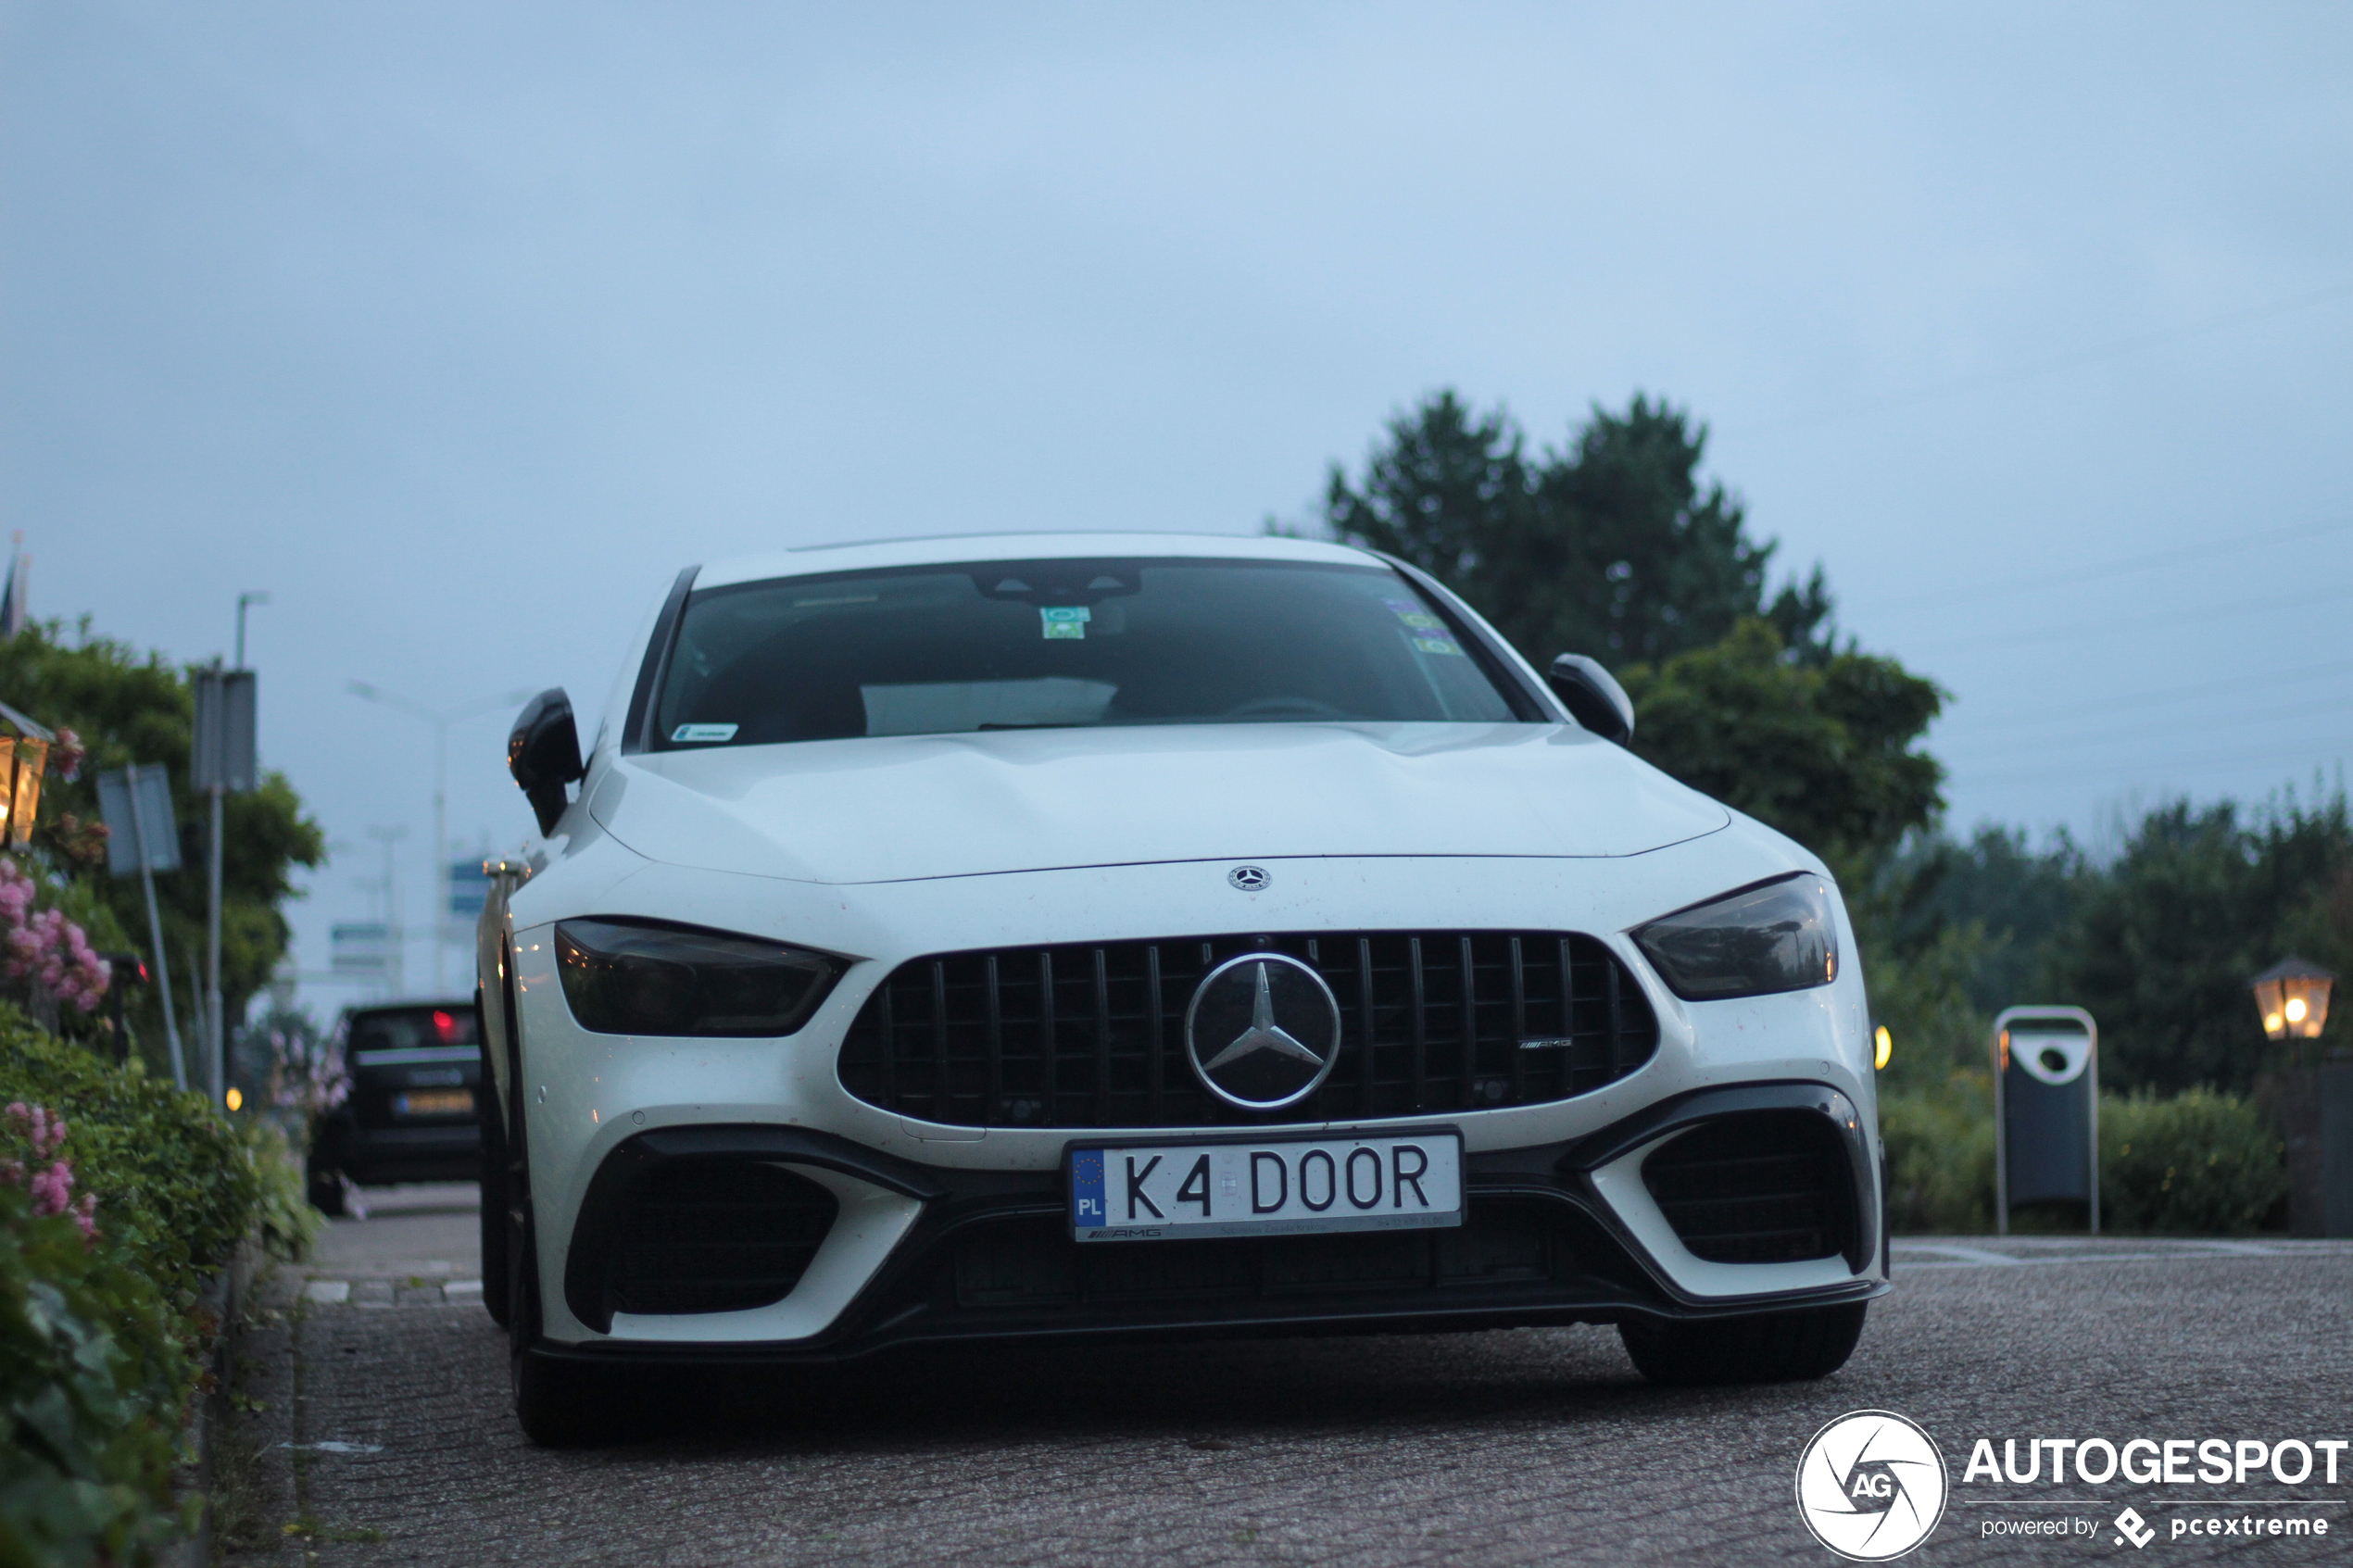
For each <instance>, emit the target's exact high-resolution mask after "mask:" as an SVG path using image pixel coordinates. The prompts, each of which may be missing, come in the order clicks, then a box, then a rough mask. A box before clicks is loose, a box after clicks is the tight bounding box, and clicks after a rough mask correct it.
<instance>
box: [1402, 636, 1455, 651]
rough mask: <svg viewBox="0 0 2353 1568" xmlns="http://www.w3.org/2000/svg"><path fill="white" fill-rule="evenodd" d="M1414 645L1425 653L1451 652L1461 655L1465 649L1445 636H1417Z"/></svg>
mask: <svg viewBox="0 0 2353 1568" xmlns="http://www.w3.org/2000/svg"><path fill="white" fill-rule="evenodd" d="M1414 646H1416V647H1417V648H1419V649H1421V650H1422V651H1423V652H1424V653H1451V654H1455V655H1460V654H1461V653H1462V651H1463V650H1462V649H1460V648H1458V647H1456V646H1454V645H1453V644H1452V643H1450V642H1448V641H1447V640H1446V639H1445V638H1443V637H1416V638H1415V639H1414Z"/></svg>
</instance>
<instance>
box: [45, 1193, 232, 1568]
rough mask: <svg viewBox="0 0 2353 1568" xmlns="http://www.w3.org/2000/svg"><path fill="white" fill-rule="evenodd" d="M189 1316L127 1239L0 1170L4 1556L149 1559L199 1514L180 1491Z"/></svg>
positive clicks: (77, 1562)
mask: <svg viewBox="0 0 2353 1568" xmlns="http://www.w3.org/2000/svg"><path fill="white" fill-rule="evenodd" d="M179 1326H180V1324H179V1320H178V1315H177V1314H175V1313H174V1312H172V1311H171V1310H170V1308H169V1307H168V1306H167V1305H166V1304H165V1302H164V1299H163V1296H162V1293H161V1292H159V1291H158V1290H157V1288H156V1286H155V1282H154V1281H152V1280H150V1279H149V1278H148V1277H147V1276H146V1275H145V1274H144V1273H139V1272H138V1271H137V1270H136V1269H133V1268H131V1267H127V1266H126V1265H125V1264H124V1263H122V1262H121V1261H119V1249H118V1248H111V1247H107V1246H105V1245H103V1244H98V1245H93V1244H91V1243H89V1242H85V1241H84V1240H83V1239H82V1231H81V1227H80V1226H78V1225H77V1224H76V1223H74V1222H73V1221H72V1220H71V1219H70V1218H69V1217H67V1216H65V1215H51V1216H49V1217H47V1218H35V1217H34V1216H33V1214H32V1211H31V1205H30V1202H29V1201H28V1199H27V1197H26V1195H25V1193H24V1192H23V1190H22V1189H20V1188H18V1187H15V1186H12V1185H8V1184H6V1183H5V1182H0V1416H5V1419H6V1423H7V1430H6V1432H5V1433H0V1568H53V1565H54V1568H82V1564H85V1563H93V1562H112V1563H127V1562H140V1561H143V1560H145V1558H146V1557H147V1556H148V1554H149V1550H150V1549H152V1548H153V1547H154V1546H156V1545H157V1544H158V1543H159V1542H161V1541H163V1540H165V1539H167V1538H169V1537H171V1536H173V1535H175V1534H181V1533H184V1531H185V1529H186V1528H187V1527H188V1526H189V1525H190V1524H192V1523H193V1520H192V1519H191V1518H188V1517H184V1516H182V1515H180V1514H178V1513H176V1512H175V1511H174V1510H173V1507H172V1500H171V1472H172V1464H173V1460H174V1456H175V1452H176V1449H177V1443H178V1437H179V1433H180V1428H181V1420H180V1417H181V1414H182V1411H184V1410H185V1409H186V1406H187V1400H188V1397H189V1394H190V1393H191V1391H192V1390H193V1388H194V1386H195V1371H196V1369H195V1361H194V1359H193V1358H192V1357H191V1356H190V1355H189V1353H188V1349H187V1347H186V1345H185V1344H184V1343H183V1342H182V1338H181V1336H180V1334H179V1332H178V1330H179Z"/></svg>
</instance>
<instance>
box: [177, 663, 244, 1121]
mask: <svg viewBox="0 0 2353 1568" xmlns="http://www.w3.org/2000/svg"><path fill="white" fill-rule="evenodd" d="M195 742H196V744H195V769H194V772H195V779H194V781H193V782H194V783H195V786H196V787H197V788H198V789H201V790H206V791H208V792H210V794H211V796H212V859H211V868H210V870H211V903H210V909H209V912H208V915H207V917H206V944H207V947H206V973H205V1012H206V1018H205V1026H206V1027H205V1035H206V1038H205V1068H206V1073H207V1087H208V1090H209V1092H210V1093H211V1095H212V1099H213V1103H214V1104H215V1105H218V1104H220V1098H221V1095H222V1093H223V1091H224V1089H225V1088H226V1080H227V1066H228V1054H229V1032H228V1021H227V1020H226V1019H224V1018H223V1017H222V1016H221V1011H220V802H221V797H223V796H225V795H227V794H228V793H229V792H230V791H231V790H238V791H244V790H249V789H251V788H253V786H254V783H255V773H256V771H257V759H256V756H255V750H254V683H253V671H250V670H222V669H219V668H217V667H216V668H214V669H211V670H199V671H196V736H195Z"/></svg>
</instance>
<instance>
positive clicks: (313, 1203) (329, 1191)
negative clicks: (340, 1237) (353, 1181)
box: [303, 1159, 345, 1220]
mask: <svg viewBox="0 0 2353 1568" xmlns="http://www.w3.org/2000/svg"><path fill="white" fill-rule="evenodd" d="M303 1174H304V1178H305V1180H304V1185H305V1186H306V1187H307V1188H308V1192H309V1197H310V1207H312V1208H313V1209H316V1210H319V1212H321V1214H324V1215H325V1216H327V1218H329V1219H330V1220H340V1219H342V1218H343V1216H344V1211H345V1210H344V1200H343V1173H342V1172H340V1171H338V1170H336V1169H335V1168H334V1167H333V1166H332V1165H327V1164H323V1163H321V1161H320V1160H316V1159H313V1160H310V1161H309V1162H308V1165H306V1166H305V1168H304V1172H303Z"/></svg>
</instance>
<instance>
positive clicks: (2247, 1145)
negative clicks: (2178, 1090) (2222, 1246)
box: [2100, 1089, 2287, 1236]
mask: <svg viewBox="0 0 2353 1568" xmlns="http://www.w3.org/2000/svg"><path fill="white" fill-rule="evenodd" d="M2286 1193H2287V1166H2286V1163H2285V1148H2284V1145H2283V1144H2282V1143H2281V1142H2280V1137H2279V1135H2278V1134H2277V1133H2275V1132H2274V1131H2272V1129H2271V1127H2270V1126H2268V1125H2266V1124H2265V1123H2264V1120H2263V1117H2262V1114H2261V1113H2260V1112H2259V1111H2258V1110H2256V1109H2255V1107H2254V1106H2252V1105H2250V1104H2248V1103H2247V1102H2246V1100H2243V1099H2240V1098H2238V1097H2237V1096H2235V1095H2218V1094H2215V1093H2213V1092H2211V1091H2210V1090H2207V1089H2191V1090H2189V1091H2187V1092H2186V1093H2183V1094H2180V1095H2176V1096H2174V1097H2173V1098H2171V1099H2158V1098H2155V1097H2154V1096H2152V1095H2149V1094H2138V1095H2133V1096H2132V1097H2130V1098H2120V1097H2117V1096H2113V1095H2102V1096H2101V1097H2100V1210H2101V1218H2102V1220H2103V1221H2104V1222H2105V1223H2107V1224H2108V1226H2110V1227H2112V1228H2113V1229H2116V1230H2120V1231H2146V1232H2151V1233H2160V1232H2165V1233H2171V1234H2174V1235H2182V1236H2231V1235H2235V1234H2238V1233H2242V1232H2246V1231H2251V1230H2254V1229H2255V1228H2256V1227H2257V1226H2259V1225H2260V1224H2261V1223H2263V1220H2264V1216H2265V1215H2267V1214H2269V1213H2270V1212H2271V1207H2272V1205H2273V1204H2275V1203H2277V1202H2279V1200H2280V1199H2281V1198H2284V1196H2286Z"/></svg>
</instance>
